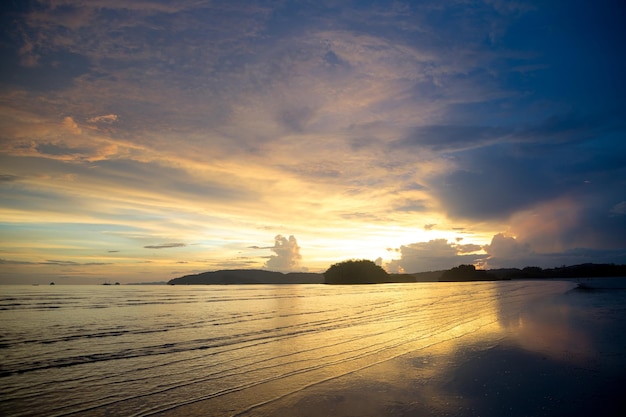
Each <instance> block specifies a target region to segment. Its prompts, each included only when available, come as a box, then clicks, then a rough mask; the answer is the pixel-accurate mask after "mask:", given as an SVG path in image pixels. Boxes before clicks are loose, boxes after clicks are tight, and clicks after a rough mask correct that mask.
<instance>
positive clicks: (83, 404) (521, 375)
mask: <svg viewBox="0 0 626 417" xmlns="http://www.w3.org/2000/svg"><path fill="white" fill-rule="evenodd" d="M0 301H1V302H0V308H1V309H0V325H1V326H2V328H3V329H4V331H5V332H4V335H3V337H2V351H3V361H2V364H1V366H0V370H1V373H0V378H1V380H2V384H1V385H0V398H1V400H0V414H2V415H7V416H16V417H17V416H38V415H49V416H65V415H68V416H69V415H72V416H83V415H84V416H89V417H93V416H107V415H116V416H155V415H156V416H169V417H180V416H185V417H190V416H202V417H209V416H216V417H218V416H219V417H221V416H268V417H269V416H281V417H282V416H302V417H307V416H321V415H333V416H338V417H348V416H431V415H432V416H446V415H449V416H483V417H484V416H487V417H490V416H494V417H495V416H503V415H506V416H564V415H567V416H583V415H585V416H586V415H594V416H612V415H618V413H617V411H616V410H620V409H623V408H624V407H623V406H624V403H623V400H622V395H621V389H622V387H623V386H624V383H626V377H625V372H624V370H625V369H626V359H625V352H626V340H625V339H626V338H625V335H626V291H624V290H580V289H576V284H575V283H572V282H565V281H558V280H542V281H501V282H477V283H472V282H468V283H422V284H384V285H361V286H359V285H357V286H327V285H292V286H284V285H282V286H272V285H249V286H244V285H240V286H175V287H171V286H148V287H145V286H73V287H72V286H62V285H57V286H54V287H49V286H45V287H32V286H16V287H6V288H5V293H4V295H3V296H2V297H1V298H0Z"/></svg>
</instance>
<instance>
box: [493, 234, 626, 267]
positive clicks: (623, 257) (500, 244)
mask: <svg viewBox="0 0 626 417" xmlns="http://www.w3.org/2000/svg"><path fill="white" fill-rule="evenodd" d="M483 250H484V251H485V252H487V257H486V258H485V262H484V264H483V266H484V267H487V268H512V267H515V268H523V267H526V266H539V267H542V268H553V267H557V266H561V265H577V264H582V263H616V264H624V263H626V249H624V248H621V249H594V248H571V249H565V250H559V251H554V252H549V251H548V252H538V251H536V250H534V249H533V247H532V246H531V245H530V244H529V243H528V242H524V241H522V240H520V239H517V238H515V237H512V236H507V235H506V234H504V233H498V234H496V235H494V236H493V238H492V240H491V243H490V244H488V245H484V246H483Z"/></svg>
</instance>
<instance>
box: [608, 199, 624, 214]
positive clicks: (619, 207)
mask: <svg viewBox="0 0 626 417" xmlns="http://www.w3.org/2000/svg"><path fill="white" fill-rule="evenodd" d="M611 213H613V214H617V215H624V214H626V201H621V202H619V203H617V204H616V205H614V206H613V207H612V208H611Z"/></svg>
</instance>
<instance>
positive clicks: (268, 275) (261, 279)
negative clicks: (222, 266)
mask: <svg viewBox="0 0 626 417" xmlns="http://www.w3.org/2000/svg"><path fill="white" fill-rule="evenodd" d="M322 283H324V276H323V275H322V274H316V273H310V272H289V273H287V274H283V273H282V272H274V271H266V270H261V269H229V270H221V271H213V272H202V273H200V274H194V275H185V276H183V277H180V278H174V279H172V280H170V281H168V284H169V285H191V284H204V285H228V284H322Z"/></svg>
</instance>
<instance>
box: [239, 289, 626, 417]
mask: <svg viewBox="0 0 626 417" xmlns="http://www.w3.org/2000/svg"><path fill="white" fill-rule="evenodd" d="M624 301H626V292H625V291H620V292H615V291H613V292H610V291H583V290H578V289H574V290H572V291H569V292H567V293H565V294H562V295H558V296H554V297H551V298H550V299H544V300H541V301H539V302H536V303H533V304H530V305H528V306H526V308H525V309H524V310H523V311H522V312H520V314H519V315H518V316H516V317H512V318H511V320H510V322H509V325H508V326H507V327H506V334H505V335H504V337H503V338H502V339H501V340H499V341H497V342H495V344H494V341H493V340H482V341H477V340H475V339H474V340H472V339H471V338H470V339H468V340H466V341H459V340H457V341H446V342H444V345H445V344H452V345H455V347H454V348H453V349H452V350H449V349H448V348H447V347H446V346H438V347H436V348H435V349H430V350H428V349H426V350H423V351H416V352H411V353H408V354H406V355H402V356H400V357H398V358H395V359H392V360H389V361H385V362H383V363H380V364H377V365H374V366H372V367H368V368H366V369H363V370H360V371H357V372H354V373H351V374H348V375H345V376H342V377H339V378H336V379H333V380H331V381H326V382H324V383H320V384H317V385H315V386H312V387H309V388H307V389H304V390H302V391H299V392H297V393H294V394H291V395H289V396H287V397H284V398H281V399H278V400H276V401H274V402H272V403H268V404H265V405H263V406H259V407H258V408H255V409H252V410H250V411H249V412H247V413H244V414H241V415H244V416H281V417H282V416H284V417H287V416H301V417H309V416H310V417H314V416H320V415H333V416H346V417H347V416H406V417H408V416H483V417H485V416H487V417H490V416H493V417H496V416H581V417H582V416H590V415H593V416H619V415H623V414H622V413H623V411H624V410H626V396H625V395H624V393H623V387H624V386H626V336H625V335H626V304H625V303H624ZM459 342H460V343H459ZM442 352H443V353H442Z"/></svg>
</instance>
